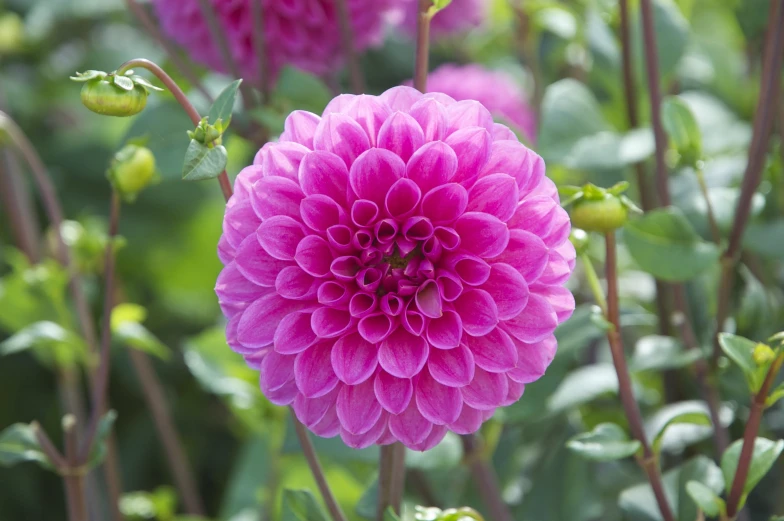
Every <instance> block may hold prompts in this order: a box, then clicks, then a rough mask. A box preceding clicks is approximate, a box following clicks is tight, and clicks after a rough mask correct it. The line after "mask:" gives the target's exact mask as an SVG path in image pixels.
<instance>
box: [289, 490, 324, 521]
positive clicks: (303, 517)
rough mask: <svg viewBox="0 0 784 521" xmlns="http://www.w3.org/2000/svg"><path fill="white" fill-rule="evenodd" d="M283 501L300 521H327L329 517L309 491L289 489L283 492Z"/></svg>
mask: <svg viewBox="0 0 784 521" xmlns="http://www.w3.org/2000/svg"><path fill="white" fill-rule="evenodd" d="M283 501H284V503H286V504H287V505H288V506H289V508H290V509H291V511H292V512H293V513H294V515H295V516H297V519H299V520H300V521H327V516H326V515H325V514H324V511H323V510H322V508H321V506H320V505H319V504H318V502H317V501H316V498H315V497H314V496H313V493H312V492H310V491H309V490H294V489H290V488H287V489H286V490H284V491H283Z"/></svg>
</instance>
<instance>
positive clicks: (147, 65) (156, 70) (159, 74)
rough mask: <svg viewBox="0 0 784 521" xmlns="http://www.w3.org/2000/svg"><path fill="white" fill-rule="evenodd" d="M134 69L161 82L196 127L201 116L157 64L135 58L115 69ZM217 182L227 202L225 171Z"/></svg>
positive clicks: (227, 187) (227, 192) (226, 175)
mask: <svg viewBox="0 0 784 521" xmlns="http://www.w3.org/2000/svg"><path fill="white" fill-rule="evenodd" d="M134 67H141V68H142V69H147V70H148V71H150V72H151V73H153V74H154V75H155V77H156V78H158V79H159V80H161V83H163V84H164V85H165V86H166V88H167V89H169V92H171V93H172V95H173V96H174V99H176V100H177V103H179V104H180V106H181V107H182V108H183V109H184V110H185V113H186V114H188V117H189V118H191V123H193V124H194V125H198V124H199V122H200V121H201V116H199V113H198V112H196V109H195V108H194V107H193V105H192V104H191V102H190V100H189V99H188V97H187V96H186V95H185V93H184V92H182V89H180V87H179V86H178V85H177V83H176V82H175V81H174V80H173V79H172V78H171V76H169V75H168V74H166V71H164V70H163V69H161V68H160V67H159V66H158V65H157V64H155V63H154V62H151V61H150V60H146V59H144V58H136V59H133V60H129V61H127V62H125V63H123V64H122V65H121V66H120V68H119V69H117V73H118V74H122V73H124V72H125V71H127V70H129V69H133V68H134ZM218 182H219V183H220V187H221V191H222V192H223V197H224V199H226V201H228V200H229V199H230V198H231V195H232V189H231V182H230V181H229V176H228V174H226V170H224V171H223V172H221V174H220V175H219V176H218Z"/></svg>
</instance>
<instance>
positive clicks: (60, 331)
mask: <svg viewBox="0 0 784 521" xmlns="http://www.w3.org/2000/svg"><path fill="white" fill-rule="evenodd" d="M80 342H81V340H80V339H79V337H77V336H76V335H74V334H73V333H71V332H70V331H67V330H66V329H65V328H63V327H62V326H61V325H60V324H55V323H54V322H48V321H42V322H36V323H34V324H31V325H29V326H27V327H26V328H24V329H22V330H21V331H19V332H17V333H16V334H14V335H13V336H12V337H10V338H9V339H7V340H5V341H3V342H0V355H10V354H13V353H18V352H20V351H25V350H27V349H33V348H35V347H52V346H54V345H57V344H64V345H71V346H74V347H79V348H84V343H83V342H82V343H81V345H79V343H80Z"/></svg>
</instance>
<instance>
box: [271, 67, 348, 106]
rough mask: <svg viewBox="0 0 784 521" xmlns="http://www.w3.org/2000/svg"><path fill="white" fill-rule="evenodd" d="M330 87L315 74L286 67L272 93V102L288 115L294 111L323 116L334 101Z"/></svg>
mask: <svg viewBox="0 0 784 521" xmlns="http://www.w3.org/2000/svg"><path fill="white" fill-rule="evenodd" d="M332 97H333V96H332V92H331V91H330V90H329V87H327V85H326V84H325V83H324V82H323V81H321V80H320V79H319V78H318V77H316V76H314V75H313V74H309V73H307V72H304V71H301V70H299V69H296V68H294V67H284V68H283V70H281V72H280V75H279V76H278V82H277V84H276V85H275V90H274V91H273V93H272V101H273V104H274V105H276V106H282V107H283V108H284V109H285V110H284V112H286V113H288V112H291V111H292V110H307V111H310V112H313V113H315V114H321V113H322V112H323V111H324V107H326V106H327V103H329V101H330V100H331V99H332Z"/></svg>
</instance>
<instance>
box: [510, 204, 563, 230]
mask: <svg viewBox="0 0 784 521" xmlns="http://www.w3.org/2000/svg"><path fill="white" fill-rule="evenodd" d="M557 208H559V206H558V204H557V203H556V202H555V201H553V200H552V199H551V198H549V197H547V196H542V195H539V196H536V197H527V198H526V199H524V200H523V201H521V202H520V204H519V205H518V206H517V208H516V209H515V213H514V215H513V216H512V218H511V219H509V221H508V222H507V223H506V225H507V226H509V228H519V229H521V230H525V231H527V232H531V233H533V234H534V235H538V236H539V237H545V236H546V235H547V234H548V233H549V232H550V230H551V229H552V227H553V217H554V216H555V212H556V209H557Z"/></svg>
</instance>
